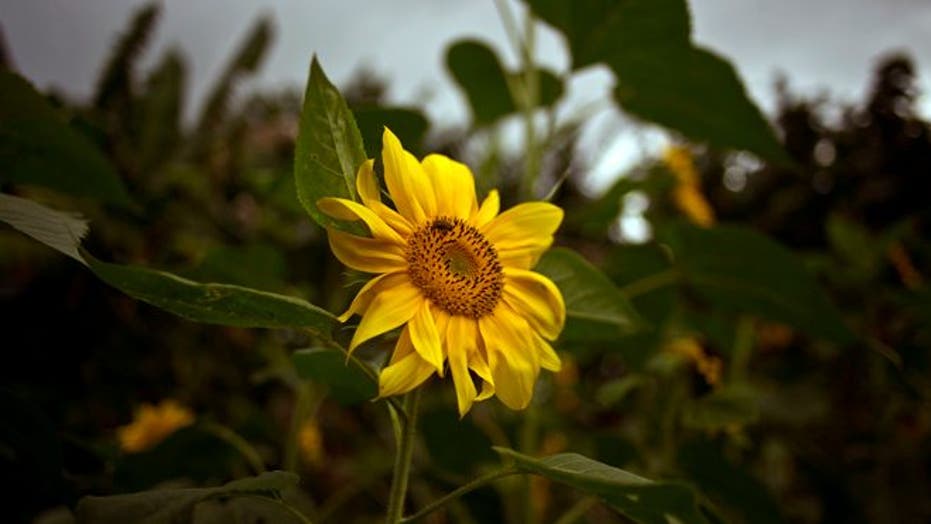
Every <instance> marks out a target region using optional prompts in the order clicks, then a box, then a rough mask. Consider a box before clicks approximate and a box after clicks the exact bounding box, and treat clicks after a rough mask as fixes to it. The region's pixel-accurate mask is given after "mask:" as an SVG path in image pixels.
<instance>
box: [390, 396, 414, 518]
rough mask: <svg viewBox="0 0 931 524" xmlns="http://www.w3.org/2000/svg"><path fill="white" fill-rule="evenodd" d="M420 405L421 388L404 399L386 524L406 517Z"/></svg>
mask: <svg viewBox="0 0 931 524" xmlns="http://www.w3.org/2000/svg"><path fill="white" fill-rule="evenodd" d="M419 404H420V388H416V389H414V391H412V392H410V393H408V394H407V396H406V397H405V398H404V413H405V415H406V420H405V421H404V425H403V428H402V429H401V438H400V439H398V447H397V452H396V453H397V454H396V455H395V461H394V474H393V475H392V478H391V495H390V498H389V499H388V514H387V516H386V518H385V522H387V523H388V524H397V523H399V522H401V518H402V516H403V515H404V500H405V498H406V496H407V481H408V478H409V477H410V472H411V458H412V457H413V454H414V437H415V436H416V434H417V408H418V406H419Z"/></svg>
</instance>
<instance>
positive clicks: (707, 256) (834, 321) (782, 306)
mask: <svg viewBox="0 0 931 524" xmlns="http://www.w3.org/2000/svg"><path fill="white" fill-rule="evenodd" d="M659 239H660V240H661V241H662V242H665V243H666V244H668V245H669V247H671V248H672V251H673V253H674V254H675V267H676V268H677V269H678V270H679V271H680V273H681V275H682V278H683V280H684V282H685V283H686V285H687V286H688V287H689V288H691V289H693V290H694V291H695V292H697V294H698V295H699V296H700V297H702V298H704V299H705V300H707V301H708V302H710V303H712V304H714V305H715V306H719V307H722V308H725V309H728V310H731V311H735V312H739V313H750V314H754V315H759V316H760V317H763V318H768V319H771V320H776V321H780V322H785V323H787V324H791V325H793V326H795V327H796V328H798V329H800V330H802V331H805V332H807V333H809V334H810V335H813V336H816V337H823V338H825V339H827V340H831V341H833V342H836V343H838V344H846V343H849V342H851V341H853V340H854V335H853V334H852V333H851V332H850V330H849V329H848V328H847V326H846V325H845V324H844V321H843V319H842V318H841V316H840V313H839V312H838V311H837V309H836V308H835V307H834V305H833V304H832V303H831V302H830V301H829V300H828V299H827V297H826V296H825V295H824V293H823V292H822V291H821V290H820V288H819V286H818V283H817V281H815V279H814V278H813V277H812V276H811V275H810V274H809V273H808V272H806V271H805V269H804V267H802V265H801V264H800V263H799V261H798V260H796V258H795V256H794V255H793V254H792V253H791V252H790V251H789V250H787V249H786V248H784V247H782V246H781V245H779V244H778V243H776V242H774V241H772V240H770V239H769V238H767V237H766V236H763V235H761V234H759V233H756V232H754V231H752V230H749V229H745V228H741V227H736V226H718V227H715V228H711V229H705V228H700V227H696V226H692V225H690V224H685V223H677V224H673V225H670V226H669V227H667V228H665V229H663V230H661V231H660V234H659Z"/></svg>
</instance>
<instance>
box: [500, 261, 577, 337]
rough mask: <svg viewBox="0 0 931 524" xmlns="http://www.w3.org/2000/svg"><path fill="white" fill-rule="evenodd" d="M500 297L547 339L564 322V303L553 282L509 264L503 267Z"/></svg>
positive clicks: (556, 334) (556, 331)
mask: <svg viewBox="0 0 931 524" xmlns="http://www.w3.org/2000/svg"><path fill="white" fill-rule="evenodd" d="M503 298H504V300H505V301H506V302H507V303H508V304H509V305H510V306H511V307H512V308H513V309H514V310H515V311H520V312H521V313H523V314H524V317H525V318H526V319H527V321H528V322H529V323H530V325H531V327H533V328H534V329H535V330H536V331H539V332H540V333H541V334H542V335H543V336H544V337H546V338H547V339H548V340H556V337H558V336H559V332H560V331H562V328H563V325H564V324H565V322H566V304H565V302H563V298H562V293H560V292H559V288H557V287H556V284H553V281H551V280H550V279H548V278H546V277H545V276H543V275H541V274H539V273H535V272H533V271H527V270H523V269H516V268H513V267H505V268H504V294H503Z"/></svg>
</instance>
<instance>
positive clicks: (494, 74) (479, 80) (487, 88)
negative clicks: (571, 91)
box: [446, 40, 563, 126]
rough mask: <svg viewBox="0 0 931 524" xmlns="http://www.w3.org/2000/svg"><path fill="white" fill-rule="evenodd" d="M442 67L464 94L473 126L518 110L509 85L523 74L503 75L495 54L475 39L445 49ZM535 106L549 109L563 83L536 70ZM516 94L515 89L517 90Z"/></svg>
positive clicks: (560, 94) (542, 70)
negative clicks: (443, 66)
mask: <svg viewBox="0 0 931 524" xmlns="http://www.w3.org/2000/svg"><path fill="white" fill-rule="evenodd" d="M446 68H447V69H448V70H449V72H450V74H451V75H452V76H453V79H455V81H456V83H457V84H459V87H460V88H462V91H463V92H464V93H465V95H466V98H467V99H468V101H469V107H471V109H472V116H473V119H474V121H475V124H476V125H477V126H482V125H489V124H494V123H495V122H496V121H498V120H499V119H501V118H503V117H505V116H508V115H510V114H513V113H515V112H517V111H518V109H519V108H520V107H522V105H521V104H519V103H518V102H517V101H516V100H515V99H514V94H515V93H514V92H512V88H511V86H512V85H513V86H519V85H520V82H522V76H524V75H525V72H506V71H505V70H504V67H503V66H502V65H501V61H500V60H498V55H497V54H496V53H495V51H494V50H493V49H492V48H491V47H489V46H488V45H486V44H485V43H483V42H480V41H478V40H461V41H459V42H456V43H454V44H452V45H451V46H450V47H449V48H448V49H447V50H446ZM535 74H536V75H537V78H538V83H539V86H538V88H539V93H538V100H537V101H536V102H537V103H536V104H535V105H536V106H550V105H553V104H554V103H556V101H557V100H559V98H560V97H562V94H563V83H562V80H560V79H559V78H558V77H557V76H556V75H554V74H553V73H552V72H550V71H548V70H545V69H540V68H537V69H536V71H535ZM517 91H518V92H519V90H517Z"/></svg>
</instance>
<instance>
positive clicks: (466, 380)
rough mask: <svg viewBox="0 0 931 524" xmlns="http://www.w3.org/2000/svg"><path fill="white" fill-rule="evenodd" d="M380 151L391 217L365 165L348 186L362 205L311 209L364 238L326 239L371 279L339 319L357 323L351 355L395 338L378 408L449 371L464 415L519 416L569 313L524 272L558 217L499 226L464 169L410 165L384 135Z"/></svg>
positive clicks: (338, 235) (550, 364)
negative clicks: (359, 230) (494, 412)
mask: <svg viewBox="0 0 931 524" xmlns="http://www.w3.org/2000/svg"><path fill="white" fill-rule="evenodd" d="M382 144H383V149H382V162H383V165H384V179H385V183H386V185H387V186H388V194H389V195H390V197H391V200H392V201H393V202H394V209H392V208H391V207H389V206H388V205H387V204H385V203H384V202H382V200H381V190H380V188H379V183H378V179H377V178H376V176H375V172H374V161H373V160H371V159H370V160H368V161H366V162H365V163H363V164H362V166H361V167H360V168H359V172H358V175H357V177H356V188H357V191H358V194H359V197H360V199H361V203H358V202H354V201H352V200H347V199H342V198H323V199H320V200H319V201H318V202H317V207H318V208H319V209H320V210H321V211H322V212H323V213H326V214H327V215H329V216H331V217H333V218H335V219H339V220H361V221H362V222H364V223H365V225H366V226H367V228H368V231H369V233H370V234H371V236H365V237H362V236H356V235H352V234H349V233H346V232H343V231H340V230H338V229H334V228H328V229H327V232H328V235H329V240H330V246H331V248H332V250H333V253H334V254H335V255H336V257H337V258H338V259H339V260H340V261H341V262H342V263H343V264H345V265H347V266H349V267H351V268H353V269H356V270H359V271H362V272H366V273H374V274H377V276H375V277H374V278H372V279H371V280H370V281H368V283H366V284H365V286H363V287H362V289H361V290H360V291H359V293H358V295H356V297H355V299H354V300H353V301H352V303H351V304H350V306H349V309H348V310H346V312H345V313H343V314H342V315H341V316H340V317H339V319H340V321H341V322H346V321H347V320H349V318H351V317H352V316H353V315H356V314H358V315H361V316H362V319H361V320H360V322H359V325H358V327H357V328H356V331H355V333H354V334H353V337H352V341H351V342H350V344H349V351H350V352H352V351H353V350H355V349H356V348H357V347H359V345H360V344H362V343H363V342H365V341H367V340H370V339H372V338H373V337H376V336H378V335H380V334H382V333H385V332H387V331H390V330H392V329H395V328H398V327H401V328H402V329H401V331H400V336H399V337H398V341H397V345H396V346H395V348H394V352H393V354H392V356H391V359H390V360H389V361H388V364H387V365H386V366H385V367H384V368H383V369H382V370H381V373H380V375H379V388H378V389H379V396H381V397H385V396H389V395H399V394H402V393H406V392H408V391H410V390H412V389H414V388H416V387H417V386H419V385H421V384H422V383H423V382H424V381H425V380H427V379H428V378H429V377H430V376H432V375H433V374H434V373H436V374H438V375H439V376H440V377H443V376H444V375H445V373H446V371H447V370H448V371H449V373H450V374H451V375H452V380H453V384H454V387H455V390H456V397H457V400H458V407H459V413H460V415H465V414H466V413H467V412H468V411H469V409H470V408H471V407H472V404H473V402H476V401H481V400H485V399H487V398H489V397H491V396H497V397H498V398H499V399H500V400H501V401H502V402H503V403H504V404H505V405H506V406H508V407H510V408H511V409H523V408H525V407H527V405H528V404H529V403H530V399H531V397H532V396H533V387H534V384H535V382H536V379H537V377H538V375H539V373H540V369H541V368H543V369H547V370H550V371H558V370H559V369H560V361H559V357H558V356H557V355H556V352H555V351H553V348H552V346H550V343H549V341H553V340H555V339H556V337H557V336H559V333H560V331H561V330H562V327H563V324H564V322H565V317H566V308H565V304H564V303H563V298H562V295H561V294H560V292H559V289H558V288H557V287H556V286H555V285H554V284H553V282H552V281H550V280H549V279H548V278H546V277H545V276H543V275H541V274H539V273H535V272H533V271H531V268H532V267H533V266H534V265H535V264H536V263H537V260H538V259H539V258H540V256H541V255H542V254H543V252H544V251H546V249H547V248H549V246H550V244H552V242H553V233H554V232H555V231H556V229H557V228H558V227H559V224H560V222H561V221H562V217H563V212H562V210H561V209H560V208H558V207H556V206H554V205H552V204H549V203H546V202H529V203H524V204H520V205H517V206H515V207H513V208H511V209H509V210H507V211H505V212H503V213H501V214H499V213H498V211H499V206H500V200H499V196H498V192H497V191H495V190H492V191H491V192H490V193H489V194H488V196H487V198H485V199H484V200H483V201H482V203H481V205H479V203H478V201H477V199H476V195H475V181H474V178H473V176H472V173H471V171H469V168H468V167H466V166H465V165H464V164H461V163H459V162H456V161H453V160H451V159H449V158H447V157H445V156H443V155H437V154H433V155H428V156H427V157H426V158H424V159H423V161H422V162H418V161H417V159H416V158H415V157H414V156H413V155H412V154H411V153H409V152H407V151H405V150H404V148H403V147H402V145H401V142H400V141H399V140H398V138H397V137H396V136H395V135H394V134H393V133H392V132H391V131H390V130H388V129H387V128H386V129H385V131H384V135H383V138H382Z"/></svg>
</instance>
